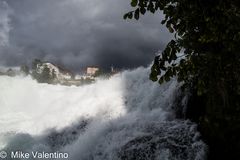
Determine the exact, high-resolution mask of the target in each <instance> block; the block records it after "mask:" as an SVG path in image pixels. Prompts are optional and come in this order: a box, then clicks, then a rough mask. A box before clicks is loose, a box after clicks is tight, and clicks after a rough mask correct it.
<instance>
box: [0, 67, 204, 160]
mask: <svg viewBox="0 0 240 160" xmlns="http://www.w3.org/2000/svg"><path fill="white" fill-rule="evenodd" d="M148 72H149V69H148V68H138V69H135V70H132V71H125V72H123V73H120V74H117V75H115V76H113V77H111V78H110V79H107V80H98V81H97V82H96V83H94V84H91V85H86V86H80V87H75V86H71V87H66V86H60V85H48V84H39V83H37V82H35V81H34V80H32V79H31V78H30V77H26V78H23V77H15V78H11V77H4V76H1V77H0V106H1V111H0V149H1V148H2V149H4V150H6V151H11V150H22V151H25V152H27V151H46V152H53V151H61V152H67V153H69V159H71V160H79V159H80V160H92V159H94V160H115V159H116V160H117V159H126V160H128V159H129V160H130V159H139V160H140V159H142V160H155V159H156V160H165V159H171V160H172V159H179V160H180V159H189V160H190V159H191V160H192V159H199V160H200V159H204V158H205V157H204V156H205V152H206V145H205V144H204V143H203V142H202V141H201V139H200V137H199V133H198V132H197V129H196V125H195V124H193V123H191V122H189V121H183V120H177V119H176V118H175V112H174V110H173V108H174V105H175V104H174V102H175V98H176V97H177V96H178V88H179V84H178V83H177V82H176V81H175V80H172V81H170V82H168V83H166V84H164V85H161V86H160V85H159V84H157V83H156V84H155V83H153V82H151V81H150V80H149V79H148V75H149V73H148Z"/></svg>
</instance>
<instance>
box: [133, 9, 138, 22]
mask: <svg viewBox="0 0 240 160" xmlns="http://www.w3.org/2000/svg"><path fill="white" fill-rule="evenodd" d="M134 18H135V19H136V20H138V19H139V8H138V9H137V10H136V11H135V12H134Z"/></svg>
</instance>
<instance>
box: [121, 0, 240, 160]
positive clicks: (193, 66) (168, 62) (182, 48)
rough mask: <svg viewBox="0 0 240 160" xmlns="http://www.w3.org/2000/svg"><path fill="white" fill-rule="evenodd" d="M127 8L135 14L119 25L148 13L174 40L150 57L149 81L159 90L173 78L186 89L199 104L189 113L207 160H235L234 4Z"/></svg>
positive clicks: (237, 70)
mask: <svg viewBox="0 0 240 160" xmlns="http://www.w3.org/2000/svg"><path fill="white" fill-rule="evenodd" d="M131 6H132V7H134V10H133V11H130V12H128V13H126V14H125V15H124V19H132V18H135V19H136V20H138V19H139V17H140V16H141V15H144V14H145V13H146V12H147V11H149V12H151V13H155V12H157V11H162V12H163V14H164V16H165V17H164V19H163V20H162V21H161V23H162V24H164V25H166V27H167V28H168V30H169V32H171V33H173V34H174V39H172V40H171V41H170V42H169V43H168V45H167V46H166V48H165V49H164V51H163V52H162V53H161V55H158V56H156V57H155V59H154V63H153V65H152V68H151V74H150V79H151V80H152V81H158V82H159V83H160V84H162V83H163V82H166V81H169V80H170V79H171V78H172V77H174V76H176V77H177V79H178V80H179V82H183V88H185V89H186V88H190V89H191V92H192V93H193V94H192V95H193V97H195V98H194V99H195V100H196V99H198V101H195V102H193V103H192V104H193V105H192V106H190V107H192V108H190V110H192V111H194V112H195V113H196V112H198V111H201V115H199V116H198V117H194V118H193V119H195V121H196V122H198V123H199V128H200V130H201V132H202V134H203V136H204V138H205V139H206V140H207V141H208V144H209V145H210V151H213V152H212V154H210V159H211V158H212V159H221V158H224V156H223V157H221V155H225V156H226V157H227V158H228V159H229V158H230V159H234V156H235V157H237V156H238V157H239V156H240V153H239V149H240V138H239V134H240V53H239V52H240V3H239V1H238V0H230V1H225V0H131ZM199 101H203V103H202V106H199V105H198V104H197V102H199ZM196 107H198V108H196ZM200 107H201V108H200ZM199 108H200V109H199ZM195 115H196V114H195ZM223 145H225V147H224V149H223ZM211 149H212V150H211ZM210 153H211V152H210ZM219 153H221V154H219ZM211 156H212V157H211ZM217 156H219V157H217ZM226 157H225V158H226Z"/></svg>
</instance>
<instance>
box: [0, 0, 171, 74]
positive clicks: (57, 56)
mask: <svg viewBox="0 0 240 160" xmlns="http://www.w3.org/2000/svg"><path fill="white" fill-rule="evenodd" d="M0 1H1V5H2V6H3V5H5V6H4V7H5V8H4V9H2V10H3V11H1V12H0V14H1V15H0V16H1V17H5V18H6V19H7V20H9V21H7V20H6V21H4V22H1V23H3V24H5V31H4V32H3V31H0V38H1V35H4V36H3V38H1V39H5V40H6V42H8V44H7V45H4V44H2V45H1V46H0V47H1V49H0V51H1V52H0V56H1V59H0V64H2V65H20V64H23V63H30V62H31V61H32V59H34V58H40V59H44V60H49V61H53V62H56V63H60V64H63V65H65V66H66V67H68V68H72V69H75V70H79V69H80V68H81V67H85V66H87V65H97V66H101V67H105V68H107V67H110V66H111V65H113V66H116V67H120V68H131V67H136V66H139V65H146V64H148V63H150V62H151V60H152V59H153V56H154V53H155V52H156V51H158V50H161V49H163V48H164V45H165V44H166V42H167V41H168V40H169V37H170V36H169V34H168V33H167V31H166V29H164V28H163V27H161V25H160V19H161V15H159V14H155V15H152V14H148V15H146V16H144V17H143V18H141V19H140V20H139V21H134V20H132V21H125V20H123V19H122V16H123V14H124V13H126V12H127V11H129V10H130V9H131V8H130V6H129V0H101V1H100V0H91V1H87V0H39V1H33V0H0ZM6 4H7V5H8V7H6ZM1 8H2V7H1ZM6 8H7V9H6ZM7 11H8V13H7V14H6V12H7ZM0 29H2V28H0ZM7 29H9V30H7ZM6 42H5V43H6Z"/></svg>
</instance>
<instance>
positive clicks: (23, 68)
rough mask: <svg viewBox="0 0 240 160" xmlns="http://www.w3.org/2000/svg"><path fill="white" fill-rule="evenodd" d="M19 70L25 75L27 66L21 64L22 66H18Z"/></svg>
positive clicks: (27, 72)
mask: <svg viewBox="0 0 240 160" xmlns="http://www.w3.org/2000/svg"><path fill="white" fill-rule="evenodd" d="M20 71H21V72H22V73H24V74H25V75H28V74H29V68H28V66H26V65H22V66H21V67H20Z"/></svg>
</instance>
